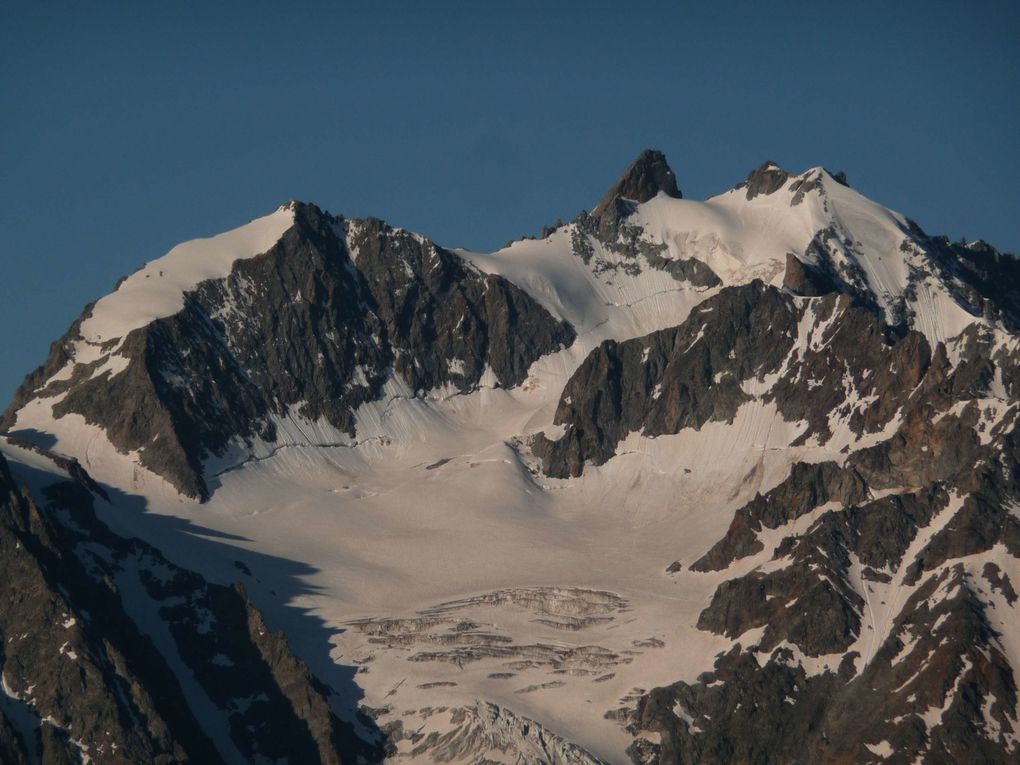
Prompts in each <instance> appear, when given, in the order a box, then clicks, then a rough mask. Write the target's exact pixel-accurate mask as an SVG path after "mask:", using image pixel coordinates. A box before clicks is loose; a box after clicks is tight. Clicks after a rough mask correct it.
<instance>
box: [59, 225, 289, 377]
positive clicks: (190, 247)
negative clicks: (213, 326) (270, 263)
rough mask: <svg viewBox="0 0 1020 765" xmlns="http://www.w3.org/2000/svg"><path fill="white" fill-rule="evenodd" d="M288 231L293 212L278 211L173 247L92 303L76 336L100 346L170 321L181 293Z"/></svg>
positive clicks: (256, 252) (258, 251)
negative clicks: (156, 322)
mask: <svg viewBox="0 0 1020 765" xmlns="http://www.w3.org/2000/svg"><path fill="white" fill-rule="evenodd" d="M292 225H294V210H293V208H292V207H290V206H289V205H283V206H281V207H279V208H278V209H277V210H276V211H275V212H273V213H271V214H269V215H266V216H264V217H262V218H256V219H255V220H253V221H251V222H250V223H247V224H245V225H243V226H240V227H239V228H235V229H233V230H231V231H227V232H225V233H222V234H218V235H216V236H213V237H210V238H208V239H193V240H192V241H190V242H184V243H183V244H179V245H177V246H176V247H174V248H173V249H172V250H170V252H168V253H167V254H166V255H164V256H163V257H161V258H157V259H156V260H153V261H150V262H149V263H146V264H145V265H144V266H143V267H142V268H141V269H139V270H138V271H135V273H133V274H131V276H129V277H127V278H126V279H125V280H124V281H123V282H121V284H120V286H118V287H117V289H116V290H115V291H113V292H112V293H110V294H109V295H107V296H106V297H104V298H103V299H102V300H100V301H99V302H97V303H96V305H95V307H94V308H93V309H92V315H91V316H90V317H89V318H88V319H86V320H85V321H84V322H82V325H81V334H82V336H83V337H84V339H85V340H86V342H88V343H90V344H92V343H96V344H98V343H105V342H108V341H110V340H112V339H115V338H122V337H124V336H125V335H126V334H128V333H129V332H130V331H131V330H133V329H138V328H139V327H144V326H145V325H146V324H148V323H150V322H151V321H153V320H154V319H159V318H163V317H165V316H172V315H173V314H175V313H177V312H178V311H180V310H181V309H182V308H183V307H184V293H185V292H189V291H191V290H194V289H195V287H197V286H198V285H199V283H201V282H203V281H205V280H207V279H222V278H223V277H225V276H228V275H229V274H230V271H231V269H232V268H233V265H234V263H235V262H236V261H238V260H243V259H245V258H251V257H254V256H256V255H260V254H262V253H264V252H265V251H266V250H268V249H269V248H271V247H272V246H273V245H274V244H276V242H278V241H279V240H280V237H282V236H283V235H284V233H286V231H287V230H288V229H289V228H290V227H291V226H292ZM78 360H79V361H82V359H78Z"/></svg>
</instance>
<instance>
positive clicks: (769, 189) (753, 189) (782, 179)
mask: <svg viewBox="0 0 1020 765" xmlns="http://www.w3.org/2000/svg"><path fill="white" fill-rule="evenodd" d="M789 179H790V174H789V173H787V172H786V171H785V170H784V169H783V168H781V167H780V166H779V165H777V164H776V163H775V162H772V161H771V160H770V161H767V162H763V163H762V164H761V167H759V168H758V169H757V170H752V171H751V172H750V173H748V175H747V180H746V181H744V182H743V183H742V184H740V185H739V186H737V188H738V189H745V188H746V189H747V199H748V201H750V200H752V199H754V198H755V197H756V196H758V195H759V194H766V195H768V194H772V193H774V192H776V191H779V189H781V188H783V186H785V185H786V182H787V181H788V180H789Z"/></svg>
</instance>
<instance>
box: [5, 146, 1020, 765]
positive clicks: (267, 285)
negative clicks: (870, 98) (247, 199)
mask: <svg viewBox="0 0 1020 765" xmlns="http://www.w3.org/2000/svg"><path fill="white" fill-rule="evenodd" d="M171 256H173V257H171ZM199 277H202V278H199ZM160 279H163V280H164V281H163V282H160V281H159V280H160ZM153 285H157V286H155V287H153ZM146 296H151V297H146ZM168 311H173V312H170V313H167V312H168ZM1018 328H1020V265H1018V263H1017V261H1016V260H1015V258H1012V257H1010V256H1008V255H1004V254H1002V253H999V252H998V251H996V250H995V249H994V248H992V247H990V246H988V245H986V244H984V243H982V242H980V241H979V242H975V243H972V244H965V243H956V244H954V243H951V242H949V241H948V240H945V239H944V238H939V237H929V236H928V235H927V234H925V233H924V232H923V231H921V229H920V228H919V227H918V226H916V224H914V223H912V222H911V221H910V220H909V219H908V218H906V217H904V216H902V215H900V214H898V213H894V212H892V211H889V210H887V209H886V208H884V207H881V206H880V205H877V204H875V203H874V202H871V201H870V200H867V199H866V198H864V197H863V196H861V195H860V194H858V193H857V192H856V191H854V190H853V189H851V188H850V187H849V186H848V185H847V184H846V177H845V176H844V175H842V174H841V173H836V174H832V173H829V172H828V171H826V170H824V169H823V168H812V169H811V170H808V171H806V172H804V173H801V174H791V173H788V172H787V171H785V170H783V169H782V168H780V167H779V166H778V165H776V164H775V163H772V162H766V163H764V164H763V165H762V166H760V167H759V168H758V169H756V170H753V171H752V172H751V173H750V174H749V176H748V178H747V180H746V181H744V182H743V183H741V184H738V185H737V186H736V187H734V188H732V189H731V190H729V191H727V192H724V193H723V194H720V195H718V196H716V197H713V198H711V199H709V200H707V201H705V202H700V201H695V200H690V199H685V198H683V196H682V195H681V193H680V190H679V186H678V185H677V182H676V176H675V174H674V173H673V172H672V170H671V169H670V168H669V166H668V163H667V162H666V160H665V157H664V156H663V155H662V154H661V153H659V152H655V151H653V150H649V151H647V152H644V153H642V154H641V155H640V156H639V157H638V159H637V160H636V161H635V162H634V163H633V164H632V165H631V167H630V168H629V169H628V170H627V171H626V172H625V173H624V175H623V176H621V178H620V180H619V181H618V182H617V183H616V184H614V185H613V186H612V187H611V188H610V190H609V192H608V193H607V194H606V195H605V197H604V198H603V200H602V201H601V202H600V203H599V205H597V206H596V208H594V210H593V211H592V212H591V213H582V214H581V215H579V216H578V217H577V218H576V219H575V220H574V221H571V222H569V223H567V224H564V225H562V226H559V227H557V228H556V229H554V230H551V231H547V232H546V235H545V236H543V237H542V238H541V239H537V240H536V239H530V240H529V239H525V240H519V241H517V242H513V243H511V245H509V246H508V247H507V248H504V249H503V250H500V251H497V252H495V253H473V252H468V251H464V250H450V249H445V248H443V247H442V246H440V245H438V244H436V243H434V242H432V241H431V240H429V239H427V238H426V237H422V236H419V235H416V234H413V233H410V232H407V231H404V230H402V229H394V228H391V227H390V226H388V225H387V224H385V223H383V222H382V221H379V220H377V219H372V218H366V219H347V218H343V217H341V216H333V215H330V214H329V213H326V212H323V211H322V210H320V209H319V208H317V207H315V206H314V205H310V204H304V203H297V202H293V203H289V204H288V205H284V206H282V207H281V208H278V209H277V211H275V212H274V213H271V214H270V216H267V217H266V218H263V219H257V220H256V221H254V222H253V223H252V224H249V226H248V227H242V228H241V229H237V230H235V231H234V232H228V233H227V234H224V235H221V237H214V238H212V239H208V240H200V241H199V242H197V243H186V244H184V245H181V246H179V247H178V248H175V249H174V250H172V251H171V253H170V254H168V256H166V258H165V259H161V260H157V261H153V262H151V263H149V264H147V265H146V266H145V267H144V268H143V269H142V270H140V271H139V272H137V273H136V274H134V275H133V276H132V277H128V279H127V280H125V281H123V282H122V283H120V284H119V285H118V290H117V291H115V292H114V293H113V295H112V296H111V297H108V298H104V299H102V300H100V301H97V303H96V304H94V306H92V307H90V308H88V309H86V312H85V313H84V314H83V316H82V317H81V318H80V319H79V320H78V321H76V322H75V323H74V324H73V325H72V327H71V328H70V329H69V331H68V333H67V334H66V335H65V337H64V338H63V339H62V340H60V341H58V342H57V343H55V344H54V346H53V348H52V349H51V354H50V358H49V359H48V361H47V362H46V363H45V364H44V365H43V366H42V367H40V369H39V370H37V371H36V372H34V373H32V374H31V375H30V376H29V377H28V378H27V379H26V382H25V384H24V385H23V386H22V388H21V389H19V392H18V394H17V395H16V397H15V400H14V402H13V403H12V404H11V406H10V407H9V408H8V410H7V411H6V413H5V414H4V416H3V419H2V421H0V428H2V429H3V430H5V431H7V432H8V434H9V438H8V439H6V440H5V441H4V442H3V443H0V451H3V452H4V453H5V454H7V456H8V459H11V460H14V461H15V462H16V463H18V464H23V462H22V463H19V462H18V461H19V460H22V461H23V460H25V459H28V457H26V456H25V454H24V451H23V449H21V447H19V446H18V443H19V442H18V441H17V440H16V439H18V438H20V439H23V440H25V441H30V442H35V443H37V444H40V445H42V446H45V447H46V448H47V449H49V450H57V451H59V452H62V453H64V454H66V455H67V456H68V457H69V458H71V459H74V460H77V463H75V464H78V465H79V467H80V469H81V470H82V471H83V472H85V473H86V474H88V475H90V476H92V477H93V478H94V479H95V482H96V485H97V486H98V487H99V488H101V489H103V490H104V491H106V492H107V493H108V494H109V495H110V496H111V497H113V498H114V500H113V501H112V502H111V503H110V504H109V505H107V504H106V503H102V504H101V505H100V506H99V508H97V512H99V513H100V514H101V516H102V517H101V518H100V520H101V521H102V522H104V523H106V524H107V525H109V526H110V527H111V529H113V531H114V533H116V534H119V535H121V536H124V537H135V536H137V537H141V538H142V539H144V542H145V544H149V545H152V546H153V548H154V549H158V548H159V547H160V545H162V546H163V547H165V548H166V549H165V550H164V551H163V552H162V553H161V554H162V555H164V556H165V557H167V558H168V559H173V558H174V557H177V558H179V559H180V560H182V561H187V562H188V564H189V565H190V566H192V567H193V568H195V569H196V571H198V574H196V576H197V575H201V576H204V577H206V579H208V580H209V581H210V582H217V581H218V582H219V584H217V585H216V586H221V585H228V584H229V583H230V581H229V580H230V576H231V575H230V574H229V571H230V568H229V566H227V567H225V566H224V565H223V564H224V560H222V559H217V558H216V557H215V556H212V557H209V558H208V559H203V558H202V557H200V556H199V557H196V556H195V555H194V553H193V550H192V545H191V544H190V543H189V542H188V540H187V539H186V538H183V537H182V538H178V537H174V538H173V539H164V538H162V537H161V535H160V533H159V529H160V527H161V526H160V522H159V519H161V518H182V519H188V520H189V522H192V523H195V522H199V523H200V524H201V525H202V526H203V527H206V528H209V529H212V530H213V531H215V533H217V534H223V535H226V537H227V538H228V539H234V540H235V541H234V542H232V543H231V544H236V545H238V546H242V547H251V548H252V549H255V550H258V551H260V552H261V553H270V554H271V555H272V556H273V558H274V559H279V560H290V561H301V562H302V563H303V564H307V565H308V566H309V569H310V570H309V571H308V572H307V573H306V574H305V576H306V577H307V578H308V580H309V581H310V582H314V588H313V592H312V593H309V594H302V595H301V596H300V597H301V598H302V599H303V600H302V602H305V603H308V604H309V605H308V608H310V609H313V610H314V612H315V613H316V614H317V615H321V619H322V620H323V622H324V623H326V624H328V625H330V628H331V629H333V630H336V632H335V633H333V634H332V636H331V637H329V638H328V647H326V646H324V645H323V642H324V639H323V638H322V637H321V636H313V637H308V636H307V635H306V633H305V632H304V630H303V627H302V621H301V620H295V621H293V622H291V623H288V624H286V625H284V626H285V629H286V630H287V631H288V637H289V638H291V639H292V640H294V641H296V642H295V643H294V645H295V653H296V654H297V655H298V656H299V657H301V656H302V655H306V656H310V657H312V658H315V657H316V656H318V657H319V658H317V659H315V661H313V662H309V664H308V666H309V667H314V668H315V669H314V671H322V668H323V667H324V666H325V665H326V664H327V662H325V661H324V660H322V658H321V657H322V655H323V654H324V653H327V654H328V656H329V660H328V663H329V664H336V665H337V666H340V667H346V668H349V670H350V672H351V674H352V676H353V677H354V682H355V683H357V685H358V687H361V688H363V689H364V693H365V697H366V705H367V707H369V708H370V711H371V715H372V717H373V718H374V720H375V723H374V724H375V725H378V728H379V736H381V737H383V738H385V739H386V744H385V745H386V747H388V748H387V752H388V755H387V756H388V757H390V758H391V759H394V760H396V759H408V760H410V761H422V762H427V761H437V760H443V761H451V762H474V761H479V760H491V761H498V762H503V761H513V760H514V758H515V757H516V758H518V760H520V761H525V762H532V761H534V762H543V761H564V762H579V763H582V762H583V763H587V762H598V761H603V762H622V761H623V758H624V757H625V756H626V757H629V758H630V759H631V760H632V761H633V762H636V763H639V764H642V765H643V764H644V763H661V765H671V764H672V763H679V762H684V761H689V760H692V759H693V760H697V761H704V762H752V761H753V762H777V763H778V762H791V761H792V762H812V761H817V760H818V759H819V758H821V759H826V760H832V759H840V760H842V761H847V762H861V763H864V762H875V761H878V760H885V761H889V762H900V761H903V762H914V761H920V762H931V763H935V762H943V761H948V760H951V759H952V758H955V759H957V760H961V759H963V760H966V759H968V758H970V759H973V758H980V759H982V760H984V761H989V762H1000V761H1001V762H1007V761H1009V759H1010V758H1011V757H1013V756H1014V755H1015V751H1016V746H1017V726H1018V722H1017V677H1018V675H1017V666H1018V662H1020V644H1018V643H1017V642H1016V638H1015V637H1014V636H1015V635H1016V634H1020V619H1018V616H1017V613H1018V612H1017V611H1016V610H1015V608H1014V603H1015V601H1016V595H1015V592H1014V586H1015V584H1016V583H1015V581H1014V580H1015V578H1016V576H1020V573H1017V563H1016V561H1017V559H1018V558H1020V520H1018V519H1020V514H1018V512H1017V508H1018V507H1020V473H1018V468H1017V464H1018V461H1017V451H1016V449H1017V444H1018V443H1020V441H1018V439H1017V433H1018V430H1017V427H1018V424H1020V420H1018V419H1017V418H1018V416H1020V414H1018V413H1020V338H1018V336H1017V331H1018ZM11 437H13V438H11ZM124 494H130V495H132V496H137V497H141V498H144V505H145V510H144V512H138V511H137V510H132V509H131V508H130V507H129V506H127V505H124V504H123V502H122V500H119V499H118V498H119V497H121V496H123V495H124ZM196 499H197V500H199V502H194V501H193V500H196ZM36 501H37V504H39V505H40V506H45V502H44V501H43V500H42V499H37V500H36ZM128 532H130V533H128ZM277 566H278V564H264V565H263V567H262V569H261V570H259V571H255V572H254V576H255V577H256V578H257V579H259V581H260V582H264V584H256V583H253V582H248V581H247V580H246V582H247V584H248V585H250V587H249V589H248V590H246V592H247V595H246V597H250V598H251V599H252V600H253V602H254V603H256V604H259V605H260V606H264V607H265V608H266V609H268V610H269V611H271V612H272V611H273V610H274V609H278V608H279V604H278V601H277V598H278V597H279V596H278V595H277V594H276V592H275V587H278V586H279V584H277V585H274V584H273V583H274V582H280V581H282V580H281V579H280V577H281V574H280V573H279V571H278V570H277ZM225 570H226V571H227V573H225ZM1010 574H1013V575H1014V576H1013V577H1011V576H1010ZM224 577H226V579H224ZM210 586H212V585H210ZM1011 593H1012V594H1011ZM180 618H182V619H184V620H185V621H187V620H189V619H191V620H195V617H194V615H193V614H191V613H189V611H188V610H187V609H184V610H183V611H182V615H181V617H180ZM197 621H200V620H197ZM313 646H315V647H313ZM304 652H310V653H304ZM933 656H935V657H939V660H938V661H934V660H933V659H932V658H931V657H933ZM312 672H313V670H309V673H312ZM309 676H310V677H312V680H314V675H313V674H310V675H309ZM893 682H894V683H895V685H893V684H891V683H893ZM349 711H350V710H348V712H349ZM319 719H326V718H322V717H321V716H320V718H319ZM734 730H737V731H742V732H741V733H740V734H739V735H738V734H735V733H734ZM528 731H535V733H534V734H529V733H528ZM819 731H822V732H821V733H820V732H819ZM745 733H746V735H745ZM326 738H327V739H328V738H329V735H327V736H326ZM0 740H2V735H0ZM317 740H319V741H320V742H321V741H322V740H325V739H322V738H319V739H317ZM319 746H320V752H321V756H320V758H321V759H323V760H325V759H328V757H327V754H328V752H327V750H328V746H327V747H326V749H322V745H321V743H320V744H319ZM365 746H366V748H364V749H362V750H361V756H366V757H381V756H382V755H381V754H380V752H381V750H378V749H373V748H372V747H377V746H380V744H379V741H378V740H373V742H370V743H369V744H366V745H365ZM373 752H374V754H372V753H373ZM625 752H626V754H625ZM947 758H948V759H947ZM227 759H229V758H227Z"/></svg>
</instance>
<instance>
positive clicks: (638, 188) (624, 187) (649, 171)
mask: <svg viewBox="0 0 1020 765" xmlns="http://www.w3.org/2000/svg"><path fill="white" fill-rule="evenodd" d="M660 191H661V192H662V193H664V194H665V195H666V196H670V197H673V198H674V199H682V198H683V194H682V193H681V192H680V188H679V187H678V186H677V184H676V174H675V173H674V172H673V170H672V169H671V168H670V166H669V163H668V162H666V155H665V154H663V153H662V152H661V151H659V150H657V149H645V150H644V151H643V152H641V153H640V154H639V155H638V157H637V159H635V160H634V161H633V162H632V163H631V165H630V167H628V168H627V171H626V172H625V173H624V174H623V175H622V176H620V179H619V180H618V181H617V182H616V183H614V184H613V187H612V188H611V189H609V191H608V192H607V193H606V195H605V196H604V197H603V198H602V201H601V202H599V204H598V207H596V208H595V210H594V211H593V212H592V217H595V218H602V217H603V216H605V215H606V214H607V213H610V212H611V211H613V210H614V208H615V207H616V205H617V202H619V201H620V200H627V201H630V202H638V203H641V202H647V201H648V200H650V199H654V198H655V195H656V194H658V193H659V192H660Z"/></svg>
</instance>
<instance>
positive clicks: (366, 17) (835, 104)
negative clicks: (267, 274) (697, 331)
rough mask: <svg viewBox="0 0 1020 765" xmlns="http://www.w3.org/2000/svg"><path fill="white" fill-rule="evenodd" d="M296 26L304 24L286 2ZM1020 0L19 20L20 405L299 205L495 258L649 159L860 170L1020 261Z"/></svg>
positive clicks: (10, 8) (15, 339)
mask: <svg viewBox="0 0 1020 765" xmlns="http://www.w3.org/2000/svg"><path fill="white" fill-rule="evenodd" d="M291 5H293V6H298V7H296V8H295V7H287V6H291ZM1017 83H1020V3H1018V2H1015V0H1014V1H1010V0H1003V1H1000V2H996V1H994V0H989V1H988V2H973V3H961V2H933V1H929V2H897V3H878V2H858V3H841V4H838V5H837V4H834V3H824V2H822V3H820V2H817V0H816V1H815V2H804V3H795V2H785V3H784V2H774V3H760V2H755V3H750V2H748V3H740V2H733V3H726V2H719V3H693V2H673V3H666V2H658V3H653V2H640V1H633V0H632V1H631V2H627V3H621V2H605V3H603V2H587V3H571V2H563V3H553V2H544V3H537V2H536V3H530V2H503V3H498V4H497V3H487V2H477V1H476V2H430V3H422V2H416V3H411V2H408V3H398V2H376V3H358V4H348V3H340V2H331V3H312V2H308V3H298V2H295V3H279V2H277V3H272V4H270V3H260V2H244V3H230V2H211V3H210V2H196V3H187V2H172V3H168V2H151V3H150V2H142V1H138V2H106V3H51V2H44V1H43V0H40V2H35V3H5V4H3V5H2V6H0V110H2V111H0V114H2V119H0V179H2V183H0V258H2V260H0V263H2V266H3V279H2V287H0V289H2V300H0V319H2V322H3V326H4V327H5V329H6V332H5V333H4V337H3V352H2V355H0V359H2V363H0V398H3V399H4V400H5V401H6V400H8V399H9V397H10V395H11V394H12V393H13V390H14V388H15V387H16V385H17V384H18V383H19V382H20V380H21V378H22V377H23V376H24V374H25V373H27V372H28V371H30V369H31V368H33V367H34V366H35V365H37V364H38V363H40V362H41V361H42V360H43V359H44V358H45V356H46V353H47V348H48V345H49V343H50V342H51V341H52V340H54V339H56V338H57V337H59V336H60V335H61V334H62V333H63V331H64V330H65V329H66V327H67V326H68V325H69V324H70V322H71V321H73V320H74V318H75V317H77V315H78V314H79V313H80V311H81V309H82V307H83V306H84V304H85V303H87V302H89V301H91V300H94V299H96V298H98V297H100V296H102V295H103V294H105V293H106V292H108V291H109V290H110V289H111V288H112V285H113V284H114V282H115V281H116V280H117V278H118V277H120V276H121V275H123V274H125V273H129V272H131V271H133V270H134V269H135V268H136V267H138V266H139V265H141V264H142V263H143V262H145V261H147V260H151V259H152V258H155V257H158V256H160V255H162V254H163V253H164V252H166V251H167V250H168V249H169V248H170V247H171V246H173V245H174V244H175V243H177V242H179V241H182V240H185V239H190V238H194V237H196V236H206V235H210V234H213V233H217V232H219V231H222V230H225V229H228V228H232V227H234V226H236V225H239V224H241V223H243V222H245V221H247V220H249V219H251V218H253V217H257V216H259V215H262V214H264V213H266V212H269V211H271V210H272V209H274V208H275V207H276V206H277V205H278V204H279V203H281V202H283V201H286V200H288V199H292V198H297V199H303V200H306V201H314V202H316V203H318V204H319V205H320V206H323V207H325V208H327V209H329V210H331V211H333V212H340V213H344V214H347V215H351V216H359V215H375V216H377V217H381V218H384V219H386V220H388V221H390V222H392V223H394V224H396V225H401V226H404V227H407V228H410V229H412V230H416V231H420V232H422V233H424V234H427V235H429V236H432V237H433V238H435V239H437V240H438V241H439V242H440V243H442V244H445V245H448V246H465V247H471V248H476V249H493V248H495V247H497V246H500V245H501V244H503V243H504V242H505V241H507V240H508V239H512V238H515V237H517V236H519V235H522V234H527V233H537V232H538V231H539V229H540V228H541V227H542V225H543V224H546V223H550V222H552V221H553V220H554V219H556V218H557V217H562V218H564V219H566V218H570V217H573V216H574V215H575V214H576V213H577V212H578V211H579V210H581V209H582V208H590V207H592V206H593V205H594V204H595V203H596V202H597V201H598V199H599V197H600V196H601V195H602V193H603V192H604V191H605V189H606V188H607V187H608V186H609V185H610V184H611V183H612V181H613V180H614V179H615V178H616V176H618V175H619V174H620V172H621V171H622V170H623V169H624V168H625V167H626V165H627V164H628V163H629V162H630V160H631V159H632V158H633V157H634V156H635V155H636V154H637V152H638V151H640V150H641V149H642V148H645V147H656V148H660V149H662V150H664V151H665V152H666V154H667V156H668V157H669V159H670V163H671V165H672V166H673V169H674V170H675V171H676V174H677V176H678V179H679V182H680V186H681V188H682V189H683V191H684V194H685V195H686V196H689V197H693V198H706V197H708V196H711V195H713V194H716V193H719V192H721V191H723V190H725V189H726V188H729V187H730V186H732V185H734V184H735V183H737V182H738V181H740V180H742V179H743V178H744V177H745V176H746V174H747V172H748V171H749V170H750V169H752V168H753V167H756V166H757V165H759V164H760V163H761V162H762V161H763V160H765V159H772V160H775V161H777V162H779V163H780V164H781V165H783V166H784V167H786V168H788V169H790V170H794V171H801V170H804V169H806V168H808V167H812V166H815V165H824V166H826V167H829V168H831V169H833V170H836V169H842V170H845V171H846V173H847V175H848V177H849V180H850V183H851V185H853V186H854V187H855V188H857V189H859V190H861V191H862V192H863V193H865V194H867V195H868V196H870V197H872V198H874V199H876V200H877V201H879V202H882V203H883V204H886V205H888V206H890V207H892V208H894V209H896V210H899V211H901V212H903V213H905V214H906V215H908V216H910V217H911V218H913V219H914V220H916V221H917V222H918V223H920V224H921V226H922V227H923V228H925V229H926V230H927V231H929V232H930V233H945V234H948V235H950V236H952V237H953V238H958V237H960V236H966V237H967V238H970V239H974V238H978V237H981V238H984V239H987V240H989V241H991V242H992V243H993V244H995V245H997V246H999V247H1000V248H1003V249H1006V250H1011V251H1014V252H1018V251H1020V227H1018V223H1017V221H1018V220H1020V184H1018V182H1017V179H1018V177H1020V139H1018V136H1020V124H1018V123H1020V87H1018V85H1017Z"/></svg>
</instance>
